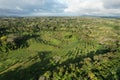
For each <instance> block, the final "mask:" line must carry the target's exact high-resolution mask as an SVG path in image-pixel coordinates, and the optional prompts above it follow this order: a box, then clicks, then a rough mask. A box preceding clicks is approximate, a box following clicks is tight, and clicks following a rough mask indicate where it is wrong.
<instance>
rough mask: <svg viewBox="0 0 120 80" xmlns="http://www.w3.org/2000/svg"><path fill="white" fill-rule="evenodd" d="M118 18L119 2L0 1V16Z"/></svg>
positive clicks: (95, 0)
mask: <svg viewBox="0 0 120 80" xmlns="http://www.w3.org/2000/svg"><path fill="white" fill-rule="evenodd" d="M82 15H90V16H120V0H0V16H82Z"/></svg>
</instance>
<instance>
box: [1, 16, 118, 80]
mask: <svg viewBox="0 0 120 80" xmlns="http://www.w3.org/2000/svg"><path fill="white" fill-rule="evenodd" d="M44 19H47V20H48V19H49V18H44ZM18 20H19V19H18ZM31 20H32V19H31ZM36 20H37V22H38V23H39V22H41V21H42V19H36ZM20 21H22V20H20ZM55 21H56V22H58V23H57V24H56V22H55ZM62 21H63V22H64V23H63V24H61V23H62ZM24 22H25V21H24ZM116 22H120V20H115V19H104V18H75V19H73V20H72V19H70V18H69V19H68V21H65V19H64V18H53V19H52V20H51V21H50V22H48V23H46V22H41V23H40V24H39V25H38V27H39V26H41V25H42V26H45V25H47V26H51V25H52V24H53V26H52V28H48V27H47V26H46V27H42V28H41V27H40V30H39V31H37V30H36V29H39V28H36V27H35V26H34V27H35V28H34V27H30V24H29V25H27V24H25V26H29V27H24V28H19V27H18V28H19V29H20V33H17V34H19V35H20V36H19V35H18V36H17V37H20V38H19V39H17V42H18V43H19V44H17V43H16V44H17V45H18V48H17V49H13V50H9V52H1V53H2V54H0V56H1V59H0V80H16V79H17V80H38V79H39V78H40V79H41V78H47V79H49V80H53V79H55V80H62V79H63V80H66V79H69V80H72V79H75V80H78V79H81V80H88V79H89V80H102V79H103V80H105V79H111V80H117V79H118V80H119V79H120V77H119V73H120V72H119V71H120V70H119V68H120V65H119V60H120V57H119V55H120V54H119V53H120V52H119V39H120V35H119V33H118V32H119V30H118V29H119V28H118V27H119V26H120V25H119V24H118V23H116ZM21 23H22V22H21ZM25 23H26V22H25ZM38 23H37V24H38ZM35 24H36V22H34V20H33V22H31V25H35ZM60 25H62V27H60ZM116 25H117V26H118V27H115V26H116ZM54 26H56V28H55V30H53V27H54ZM13 29H14V27H13ZM29 29H31V31H32V32H30V31H29ZM116 29H117V30H116ZM21 30H23V33H21ZM26 30H28V31H26ZM34 30H35V32H34ZM8 31H9V30H8ZM10 31H11V28H10ZM15 32H17V31H15ZM18 32H19V30H18ZM13 34H14V33H10V34H8V35H7V36H9V35H13ZM17 34H16V35H17ZM1 36H2V35H1ZM10 39H11V38H10ZM12 39H13V38H12ZM24 44H26V45H27V46H26V45H25V46H24ZM21 46H22V47H21ZM4 48H6V47H4ZM112 66H113V67H112Z"/></svg>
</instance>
